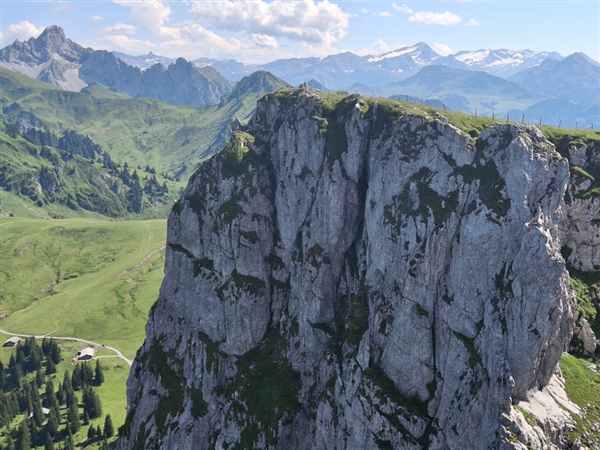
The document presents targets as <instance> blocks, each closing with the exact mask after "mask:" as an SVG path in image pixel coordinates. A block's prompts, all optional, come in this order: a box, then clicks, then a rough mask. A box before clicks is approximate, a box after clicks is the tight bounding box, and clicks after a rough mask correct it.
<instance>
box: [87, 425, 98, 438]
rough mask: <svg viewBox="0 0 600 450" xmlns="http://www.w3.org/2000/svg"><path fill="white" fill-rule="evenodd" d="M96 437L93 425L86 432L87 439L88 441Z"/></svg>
mask: <svg viewBox="0 0 600 450" xmlns="http://www.w3.org/2000/svg"><path fill="white" fill-rule="evenodd" d="M95 437H96V428H94V425H93V424H92V425H90V427H89V428H88V432H87V438H88V440H90V441H91V440H92V439H94V438H95Z"/></svg>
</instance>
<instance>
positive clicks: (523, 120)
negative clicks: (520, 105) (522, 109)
mask: <svg viewBox="0 0 600 450" xmlns="http://www.w3.org/2000/svg"><path fill="white" fill-rule="evenodd" d="M521 123H525V114H524V113H523V118H522V119H521Z"/></svg>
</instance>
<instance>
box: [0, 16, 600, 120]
mask: <svg viewBox="0 0 600 450" xmlns="http://www.w3.org/2000/svg"><path fill="white" fill-rule="evenodd" d="M0 65H1V66H2V67H5V68H8V69H10V70H14V71H17V72H20V73H23V74H26V75H28V76H30V77H33V78H37V79H40V80H43V81H46V82H48V83H51V84H55V85H57V86H60V87H62V88H64V89H68V90H72V91H80V90H82V89H90V88H89V87H88V86H89V85H91V84H97V85H104V86H107V87H108V88H109V89H111V90H112V91H110V92H112V93H114V92H120V93H123V94H127V95H129V96H131V97H135V98H141V97H144V98H154V99H158V100H161V101H165V102H168V103H173V104H187V105H193V106H196V107H199V106H209V105H217V104H223V102H225V101H226V100H225V99H226V98H228V96H230V95H231V92H232V90H233V89H234V86H235V83H237V82H239V81H240V80H241V79H242V78H244V77H247V76H249V75H250V74H252V73H255V72H257V71H266V72H269V73H271V74H273V75H275V76H277V77H279V78H280V79H281V80H286V82H287V83H290V84H292V85H299V84H300V83H302V82H309V83H310V85H311V86H315V87H318V88H319V89H321V90H338V89H342V90H348V91H349V92H360V93H363V94H365V95H372V94H376V95H379V96H392V95H397V96H405V97H406V96H409V97H413V98H421V99H423V100H424V101H427V102H429V103H430V104H434V103H435V104H441V105H445V106H446V107H447V108H451V109H456V110H462V111H464V112H469V113H475V112H476V111H477V112H478V113H479V114H486V115H491V114H495V115H496V116H498V117H500V116H503V117H504V116H505V115H506V114H511V113H512V114H525V115H526V120H528V119H529V116H530V114H533V115H535V116H536V117H537V118H538V119H537V120H536V121H538V120H539V117H540V116H542V117H548V118H552V120H554V118H556V117H559V121H560V120H562V121H563V126H575V124H577V125H578V126H590V125H591V124H592V123H594V121H595V120H596V119H595V118H596V117H597V116H598V115H600V114H599V111H598V102H597V101H595V100H594V98H596V97H598V96H600V82H599V80H600V65H599V64H598V63H597V62H595V61H593V60H591V59H590V58H588V57H587V56H585V55H584V54H582V53H576V54H573V55H570V56H567V57H566V58H563V57H562V56H561V55H559V54H558V53H556V52H535V51H531V50H521V51H514V50H508V49H500V50H490V49H481V50H477V51H460V52H457V53H455V54H453V55H449V56H441V55H440V54H438V53H436V52H435V51H434V50H433V49H431V48H430V47H429V46H428V45H427V44H426V43H423V42H420V43H418V44H415V45H413V46H409V47H403V48H400V49H396V50H394V51H391V52H387V53H384V54H381V55H367V56H358V55H355V54H353V53H350V52H346V53H341V54H337V55H331V56H327V57H323V58H315V57H312V58H291V59H281V60H276V61H272V62H269V63H267V64H262V65H244V64H242V63H240V62H237V61H233V60H224V61H218V60H214V59H207V58H199V59H197V60H194V61H192V62H189V61H186V60H184V59H182V58H179V59H170V58H166V57H162V56H159V55H155V54H153V53H149V54H147V55H142V56H131V55H126V54H124V53H111V52H107V51H103V50H99V51H97V50H92V49H89V48H87V49H86V48H83V47H82V46H80V45H78V44H76V43H74V42H72V41H71V40H69V39H67V38H66V37H65V35H64V32H63V30H62V29H61V28H60V27H57V26H53V27H49V28H47V29H46V30H45V31H44V32H43V33H42V34H41V35H40V36H39V37H38V38H37V39H33V38H32V39H29V40H28V41H27V42H20V41H16V42H15V43H13V44H12V45H10V46H8V47H5V48H4V49H2V50H0ZM103 93H104V95H108V94H109V91H103ZM97 94H98V92H96V95H97ZM111 95H113V94H111ZM559 100H560V101H559Z"/></svg>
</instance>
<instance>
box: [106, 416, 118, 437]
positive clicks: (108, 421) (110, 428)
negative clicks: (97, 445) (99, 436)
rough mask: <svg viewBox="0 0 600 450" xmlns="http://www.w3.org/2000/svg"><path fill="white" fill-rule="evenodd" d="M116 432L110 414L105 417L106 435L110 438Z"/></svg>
mask: <svg viewBox="0 0 600 450" xmlns="http://www.w3.org/2000/svg"><path fill="white" fill-rule="evenodd" d="M114 434H115V427H114V426H113V423H112V419H111V418H110V414H108V415H107V416H106V419H104V437H105V438H107V439H108V438H109V437H112V436H113V435H114Z"/></svg>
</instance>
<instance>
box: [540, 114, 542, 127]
mask: <svg viewBox="0 0 600 450" xmlns="http://www.w3.org/2000/svg"><path fill="white" fill-rule="evenodd" d="M541 124H542V116H540V125H541Z"/></svg>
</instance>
